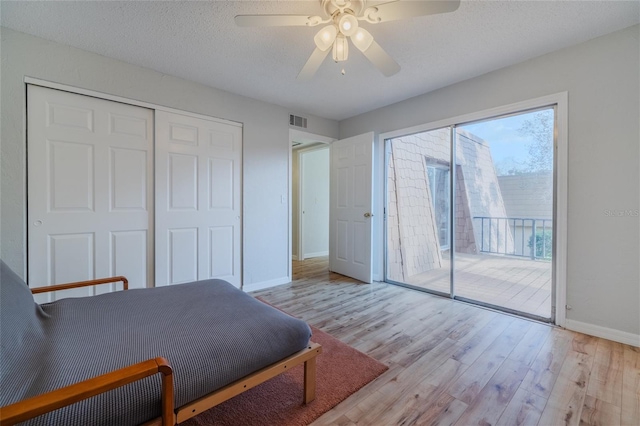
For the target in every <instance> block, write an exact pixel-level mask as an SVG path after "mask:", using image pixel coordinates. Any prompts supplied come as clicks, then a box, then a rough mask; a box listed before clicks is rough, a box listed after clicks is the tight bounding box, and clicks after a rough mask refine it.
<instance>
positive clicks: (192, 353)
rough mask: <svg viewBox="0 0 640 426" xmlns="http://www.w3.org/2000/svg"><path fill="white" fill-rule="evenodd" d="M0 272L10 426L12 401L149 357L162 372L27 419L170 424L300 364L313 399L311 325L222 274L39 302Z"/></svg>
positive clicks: (0, 367) (2, 390)
mask: <svg viewBox="0 0 640 426" xmlns="http://www.w3.org/2000/svg"><path fill="white" fill-rule="evenodd" d="M0 276H1V278H0V279H1V284H0V303H1V308H0V327H1V330H0V331H1V334H0V344H1V350H0V406H2V407H3V408H2V409H0V419H3V418H4V420H5V421H7V422H10V421H11V422H13V421H16V420H19V421H22V419H24V417H22V418H20V417H12V418H9V417H8V416H9V415H10V414H12V413H13V412H12V411H11V410H14V409H15V408H16V406H17V405H19V404H20V403H19V401H23V403H22V404H23V405H24V400H26V399H28V398H32V397H36V396H37V395H41V394H45V395H46V394H47V393H51V392H52V391H55V390H56V389H59V388H63V387H66V386H74V384H76V383H79V382H80V383H82V382H83V381H87V380H91V379H92V378H94V377H96V376H101V375H105V377H107V376H109V374H111V375H113V374H115V373H110V372H114V371H118V370H120V371H124V370H126V369H127V367H128V366H132V365H136V364H137V365H146V364H144V363H145V362H147V363H148V362H151V361H150V360H157V361H155V362H156V363H157V364H158V366H159V367H158V368H157V369H156V370H153V371H152V372H151V373H156V372H160V373H162V374H164V376H162V375H158V374H151V373H149V374H151V375H149V374H147V375H146V377H142V378H140V379H138V376H141V375H142V374H141V373H138V376H136V373H132V372H126V373H123V375H125V376H127V375H129V373H131V374H132V375H133V376H135V377H130V378H128V379H124V380H121V381H119V382H118V380H117V379H114V380H115V381H116V382H118V383H117V384H118V385H120V384H122V383H128V384H125V385H124V386H120V387H115V386H109V387H107V388H106V389H108V390H106V392H101V393H99V392H93V393H88V394H85V397H86V396H87V395H95V396H92V397H90V398H88V399H83V400H80V401H79V402H74V403H72V404H71V405H67V406H64V407H62V408H57V406H53V407H55V408H57V409H54V410H53V411H49V412H46V413H44V414H40V415H38V416H37V417H33V418H30V419H28V420H27V421H26V423H25V424H28V425H58V424H59V425H87V424H92V425H137V424H144V423H145V422H149V421H153V420H154V419H156V421H157V422H158V424H160V423H162V424H175V423H176V422H181V421H183V420H185V419H186V418H189V417H191V416H193V415H196V414H198V412H201V411H203V410H204V409H207V408H209V407H210V406H213V405H216V404H217V403H219V402H220V401H224V400H225V399H228V397H231V396H233V395H235V394H237V393H240V392H241V391H243V390H245V389H248V388H250V387H253V386H255V385H257V384H259V383H260V382H262V381H264V380H266V379H268V378H270V377H273V376H275V375H276V374H279V373H280V372H283V371H286V369H287V368H289V369H290V368H291V367H292V366H293V365H295V364H300V363H302V362H304V363H305V376H308V377H306V381H305V388H306V387H307V386H308V387H309V389H305V393H304V395H305V398H304V399H305V402H309V401H310V399H313V396H314V390H313V388H312V387H314V386H315V382H314V381H315V356H316V355H317V354H318V353H320V347H319V346H318V345H314V344H312V343H310V337H311V330H310V328H309V326H308V325H307V324H306V323H305V322H303V321H301V320H298V319H296V318H293V317H291V316H289V315H287V314H285V313H283V312H281V311H279V310H277V309H275V308H273V307H271V306H268V305H266V304H264V303H262V302H260V301H258V300H256V299H254V298H253V297H251V296H249V295H247V294H245V293H243V292H242V291H240V290H238V289H236V288H235V287H233V286H232V285H231V284H229V283H227V282H225V281H222V280H216V279H211V280H205V281H199V282H193V283H188V284H180V285H176V286H169V287H159V288H149V289H132V290H126V291H118V292H113V293H106V294H101V295H97V296H93V297H83V298H67V299H61V300H58V301H55V302H53V303H47V304H42V305H38V304H37V303H35V302H34V300H33V296H32V293H31V291H30V290H29V289H28V287H27V286H26V285H25V283H24V281H22V280H21V279H20V278H19V277H18V276H17V275H16V274H15V273H13V272H12V271H11V270H10V269H9V268H8V267H7V266H6V265H5V264H4V263H2V261H0ZM119 278H121V277H118V278H116V279H119ZM104 281H106V280H104ZM112 281H113V280H112ZM125 282H126V280H125ZM78 284H86V283H78ZM283 360H285V361H284V362H283ZM289 360H290V361H289ZM287 361H288V362H287ZM163 364H167V365H166V366H163ZM307 364H308V365H307ZM146 366H147V367H148V365H146ZM131 368H133V367H131ZM153 368H154V369H155V368H156V367H155V364H153ZM122 369H124V370H122ZM247 378H249V379H248V380H247ZM94 380H96V379H94ZM75 386H78V385H75ZM111 387H113V388H111ZM110 388H111V389H110ZM165 388H169V391H171V389H170V388H173V389H175V391H174V394H173V398H171V397H168V396H166V392H165V394H162V397H161V389H163V390H164V391H167V389H165ZM216 392H222V393H223V394H222V395H220V394H219V393H216ZM165 399H166V401H165ZM33 401H35V402H34V403H33V404H31V405H34V404H35V405H37V404H45V403H44V402H42V401H37V400H33ZM16 403H18V404H16ZM165 403H166V404H165ZM11 404H13V405H11ZM164 405H167V406H169V407H165V406H164ZM7 406H9V407H7ZM174 406H175V407H179V409H178V410H177V411H174V410H173V407H174ZM51 407H52V406H49V408H51ZM180 407H181V408H182V410H181V409H180ZM22 408H23V409H24V407H22ZM42 411H44V410H42ZM161 413H163V417H162V418H161V419H159V417H160V416H161ZM32 414H33V413H32ZM169 416H171V417H172V418H171V419H167V417H169ZM3 424H4V422H3Z"/></svg>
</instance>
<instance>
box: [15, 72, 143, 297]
mask: <svg viewBox="0 0 640 426" xmlns="http://www.w3.org/2000/svg"><path fill="white" fill-rule="evenodd" d="M27 90H28V99H27V104H28V111H27V114H28V140H27V162H28V191H27V194H28V213H27V221H28V223H27V230H28V270H29V275H28V280H29V285H31V286H33V287H40V286H47V285H52V284H58V283H64V282H71V281H80V280H88V279H93V278H101V277H108V276H114V275H124V276H126V277H127V278H128V279H129V285H130V287H132V288H135V287H146V286H148V285H149V284H151V283H152V282H153V269H152V267H151V264H150V262H149V260H150V259H152V253H153V251H152V247H153V235H152V233H151V232H149V230H150V229H152V224H151V221H152V214H151V213H150V209H151V208H152V206H153V186H152V174H151V173H152V170H153V164H152V161H153V156H152V150H153V127H152V123H153V111H151V110H148V109H145V108H140V107H135V106H131V105H125V104H121V103H117V102H111V101H106V100H102V99H97V98H92V97H88V96H82V95H77V94H73V93H68V92H63V91H60V90H53V89H47V88H43V87H38V86H32V85H29V86H28V89H27ZM112 290H114V285H111V284H106V285H101V286H97V287H95V288H94V287H85V288H79V289H74V290H67V291H65V292H63V293H61V294H60V297H71V296H75V297H78V296H88V295H92V294H95V293H103V292H108V291H112ZM56 297H57V295H56V294H51V293H47V294H46V295H39V296H38V299H39V300H38V301H39V302H45V301H50V300H55V299H56Z"/></svg>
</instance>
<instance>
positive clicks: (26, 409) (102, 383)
mask: <svg viewBox="0 0 640 426" xmlns="http://www.w3.org/2000/svg"><path fill="white" fill-rule="evenodd" d="M115 282H122V284H123V290H127V289H128V288H129V281H128V280H127V279H126V278H125V277H122V276H120V277H112V278H102V279H97V280H89V281H79V282H75V283H69V284H59V285H54V286H48V287H38V288H33V289H31V293H32V294H39V293H46V292H50V291H60V290H67V289H71V288H78V287H86V286H93V285H99V284H108V283H115ZM321 352H322V346H320V345H319V344H317V343H312V342H310V343H309V346H308V347H307V348H305V349H303V350H301V351H299V352H297V353H295V354H293V355H291V356H289V357H287V358H285V359H283V360H280V361H278V362H276V363H274V364H271V365H269V366H267V367H265V368H263V369H262V370H258V371H256V372H255V373H252V374H250V375H248V376H245V377H243V378H241V379H239V380H237V381H235V382H233V383H230V384H228V385H227V386H225V387H223V388H221V389H218V390H217V391H214V392H212V393H210V394H208V395H205V396H203V397H202V398H199V399H197V400H195V401H192V402H190V403H188V404H186V405H184V406H182V407H179V408H178V409H175V408H174V406H173V404H174V396H173V393H174V392H173V369H172V368H171V364H170V363H169V361H168V360H167V359H165V358H163V357H157V358H153V359H149V360H147V361H143V362H139V363H137V364H133V365H130V366H128V367H124V368H121V369H119V370H115V371H112V372H110V373H106V374H103V375H101V376H97V377H94V378H92V379H88V380H85V381H82V382H79V383H75V384H73V385H70V386H66V387H64V388H60V389H56V390H54V391H51V392H47V393H45V394H42V395H38V396H34V397H32V398H28V399H24V400H22V401H18V402H16V403H14V404H11V405H7V406H5V407H1V408H0V424H1V425H2V426H9V425H14V424H16V423H20V422H24V421H26V420H29V419H31V418H33V417H37V416H39V415H42V414H45V413H47V412H49V411H53V410H57V409H59V408H62V407H65V406H67V405H71V404H74V403H76V402H79V401H82V400H83V399H87V398H91V397H92V396H96V395H98V394H101V393H103V392H107V391H109V390H111V389H115V388H118V387H120V386H124V385H126V384H129V383H133V382H135V381H137V380H140V379H143V378H145V377H148V376H152V375H154V374H158V373H160V374H162V390H161V395H162V415H161V417H158V418H156V419H154V420H151V421H149V422H147V423H145V424H144V426H160V425H161V426H174V425H175V424H178V423H182V422H184V421H185V420H187V419H190V418H191V417H193V416H196V415H198V414H200V413H202V412H204V411H206V410H208V409H210V408H212V407H215V406H216V405H218V404H221V403H223V402H224V401H227V400H228V399H231V398H233V397H234V396H236V395H239V394H241V393H242V392H244V391H247V390H249V389H251V388H253V387H255V386H257V385H259V384H260V383H263V382H266V381H267V380H269V379H271V378H273V377H275V376H277V375H278V374H281V373H284V372H286V371H287V370H290V369H291V368H292V367H295V366H296V365H300V364H302V363H304V395H303V401H304V403H305V404H308V403H310V402H311V401H313V400H314V399H315V397H316V356H318V355H319V354H320V353H321Z"/></svg>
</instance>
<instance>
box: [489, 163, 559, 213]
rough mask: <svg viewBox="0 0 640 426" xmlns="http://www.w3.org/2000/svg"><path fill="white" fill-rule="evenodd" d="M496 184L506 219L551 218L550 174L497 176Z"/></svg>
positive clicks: (551, 191) (551, 184) (551, 176)
mask: <svg viewBox="0 0 640 426" xmlns="http://www.w3.org/2000/svg"><path fill="white" fill-rule="evenodd" d="M498 183H499V184H500V192H502V199H503V201H504V206H505V208H506V210H507V216H508V217H518V218H532V219H551V217H553V174H552V173H527V174H519V175H508V176H498Z"/></svg>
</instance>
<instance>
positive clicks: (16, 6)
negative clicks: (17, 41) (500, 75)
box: [0, 0, 640, 120]
mask: <svg viewBox="0 0 640 426" xmlns="http://www.w3.org/2000/svg"><path fill="white" fill-rule="evenodd" d="M401 1H415V0H401ZM369 3H370V4H372V3H374V2H369ZM377 3H379V1H378V2H377ZM0 8H1V9H0V19H1V23H2V26H5V27H8V28H11V29H14V30H17V31H22V32H25V33H29V34H33V35H36V36H38V37H42V38H45V39H49V40H54V41H56V42H59V43H63V44H66V45H70V46H74V47H78V48H81V49H85V50H89V51H92V52H96V53H98V54H101V55H104V56H109V57H112V58H116V59H119V60H122V61H125V62H128V63H131V64H136V65H140V66H143V67H147V68H151V69H154V70H156V71H159V72H162V73H165V74H170V75H174V76H177V77H182V78H185V79H188V80H192V81H196V82H199V83H202V84H206V85H209V86H213V87H217V88H220V89H224V90H227V91H230V92H233V93H237V94H240V95H244V96H248V97H251V98H255V99H260V100H264V101H268V102H272V103H275V104H278V105H282V106H285V107H288V108H290V109H291V111H292V112H296V113H310V114H316V115H319V116H322V117H326V118H331V119H337V120H341V119H345V118H348V117H351V116H354V115H357V114H360V113H363V112H366V111H369V110H372V109H375V108H379V107H381V106H384V105H388V104H391V103H394V102H397V101H400V100H403V99H407V98H410V97H413V96H416V95H419V94H422V93H426V92H429V91H432V90H435V89H438V88H440V87H444V86H448V85H450V84H453V83H455V82H458V81H462V80H466V79H468V78H471V77H474V76H478V75H481V74H484V73H487V72H489V71H492V70H495V69H498V68H502V67H505V66H508V65H511V64H514V63H518V62H522V61H524V60H527V59H530V58H533V57H536V56H539V55H542V54H544V53H548V52H551V51H554V50H558V49H561V48H563V47H567V46H571V45H574V44H577V43H580V42H582V41H586V40H589V39H591V38H595V37H598V36H600V35H604V34H607V33H610V32H613V31H616V30H619V29H622V28H625V27H628V26H631V25H634V24H637V23H638V22H640V2H638V1H637V0H636V1H613V0H609V1H517V0H510V1H505V0H503V1H486V0H463V1H462V4H461V6H460V8H459V9H458V10H457V11H456V12H454V13H449V14H444V15H434V16H426V17H420V18H413V19H410V20H404V21H395V22H388V23H384V24H378V25H366V24H365V25H364V26H366V27H367V28H368V29H369V31H370V32H371V33H372V34H373V36H374V37H375V39H376V41H378V43H379V44H380V45H382V47H383V48H384V49H385V50H387V52H388V53H389V54H391V56H393V57H394V58H395V59H396V61H397V62H398V63H399V64H400V66H401V67H402V70H401V71H400V72H399V73H398V74H396V75H394V76H392V77H384V76H383V75H382V74H380V72H379V71H377V70H376V69H375V68H374V67H373V66H372V65H371V64H369V63H368V62H367V60H366V59H365V58H364V57H363V56H362V54H361V53H360V52H358V51H357V50H356V49H351V52H350V55H349V60H348V61H347V62H346V63H343V64H342V65H341V66H338V65H337V64H335V63H334V62H332V61H331V59H330V58H327V60H326V61H325V62H324V63H323V65H322V67H321V68H320V70H319V71H318V73H317V74H316V76H315V77H314V78H313V79H312V80H310V81H306V82H300V81H297V80H296V76H297V74H298V72H299V71H300V69H301V68H302V66H303V65H304V63H305V62H306V60H307V58H308V57H309V55H310V54H311V52H312V50H313V49H314V44H313V35H314V34H315V33H316V32H317V30H318V28H304V27H291V28H276V27H271V28H238V27H236V25H235V24H234V21H233V17H234V16H235V15H238V14H262V13H269V14H273V13H287V14H303V15H307V14H321V13H322V10H321V7H320V2H319V1H317V0H305V1H192V2H183V1H124V2H118V1H84V2H59V1H55V2H52V1H44V2H26V1H17V2H13V1H2V2H1V3H0ZM342 67H344V68H345V70H346V75H344V76H343V75H341V74H340V69H341V68H342Z"/></svg>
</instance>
